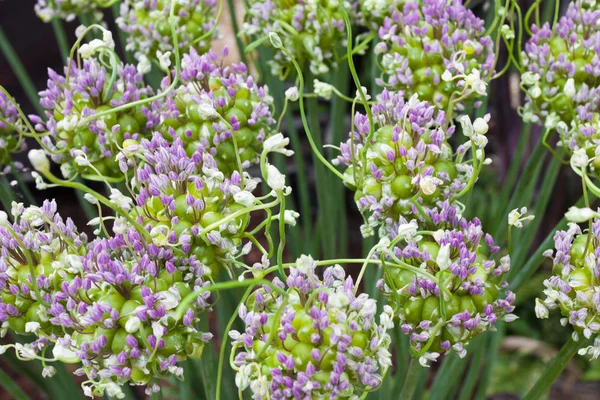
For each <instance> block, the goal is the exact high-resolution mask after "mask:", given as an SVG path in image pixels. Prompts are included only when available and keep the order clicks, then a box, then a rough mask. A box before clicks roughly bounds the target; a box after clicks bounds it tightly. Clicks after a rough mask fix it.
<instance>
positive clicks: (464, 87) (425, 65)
mask: <svg viewBox="0 0 600 400" xmlns="http://www.w3.org/2000/svg"><path fill="white" fill-rule="evenodd" d="M361 6H362V9H361V11H362V12H363V14H364V15H365V18H366V20H367V23H369V22H370V23H371V24H374V25H375V26H376V27H378V29H379V39H380V42H379V44H377V46H376V47H375V53H376V54H378V55H379V56H381V60H380V65H381V69H382V77H381V78H380V79H379V80H378V82H379V84H380V85H382V86H384V87H386V88H389V89H392V90H395V91H401V92H404V94H405V96H406V98H409V97H411V96H412V95H413V94H415V93H417V94H418V95H419V98H420V99H421V100H424V101H427V102H429V103H430V104H433V105H435V106H437V107H440V108H441V109H443V110H448V108H449V107H450V108H456V109H459V110H460V109H463V108H464V107H465V106H467V105H469V104H473V103H475V105H478V101H477V99H479V98H481V97H482V96H485V95H486V84H487V82H488V81H489V80H490V78H491V77H492V73H493V72H494V71H493V70H494V65H495V53H494V42H493V40H492V38H491V37H489V36H485V33H484V31H485V29H484V21H483V20H482V19H480V18H478V17H476V16H475V15H474V14H473V12H472V11H471V10H468V9H467V8H465V7H464V6H463V4H462V0H452V1H448V0H423V1H404V0H397V1H393V2H392V4H391V5H390V6H389V9H388V10H387V11H385V7H381V8H380V7H379V3H376V2H372V1H361ZM382 11H383V12H382ZM382 17H383V22H378V21H379V20H381V19H382Z"/></svg>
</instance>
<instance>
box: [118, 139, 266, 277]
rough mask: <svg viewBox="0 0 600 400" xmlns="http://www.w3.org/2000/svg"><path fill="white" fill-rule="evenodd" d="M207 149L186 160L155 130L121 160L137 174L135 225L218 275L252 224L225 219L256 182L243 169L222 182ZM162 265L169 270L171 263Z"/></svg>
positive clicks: (245, 218)
mask: <svg viewBox="0 0 600 400" xmlns="http://www.w3.org/2000/svg"><path fill="white" fill-rule="evenodd" d="M172 131H173V129H172V128H171V132H172ZM208 149H209V146H208V144H206V147H203V146H202V145H198V146H197V147H196V148H195V150H194V152H193V153H192V154H191V155H190V156H188V155H187V154H186V148H185V146H184V143H183V141H182V140H181V139H180V138H179V137H177V136H175V138H173V139H172V140H166V139H165V138H164V137H163V136H162V135H161V134H160V133H158V132H155V133H154V135H153V137H152V139H151V140H147V139H143V140H142V142H141V144H140V145H135V146H130V147H128V148H127V149H126V150H124V152H123V153H122V155H124V154H129V156H128V158H126V157H121V156H120V157H119V158H120V163H121V164H122V168H123V171H124V172H126V171H127V169H129V168H132V169H134V171H135V172H134V173H135V180H134V183H133V184H132V187H133V192H134V193H135V201H136V204H137V206H138V208H137V211H138V213H139V215H140V217H139V218H138V221H140V223H141V224H142V225H143V226H145V227H147V229H148V230H149V231H150V234H151V235H152V236H153V237H154V238H155V240H156V241H157V242H164V243H165V244H166V245H169V246H175V247H177V248H178V249H179V250H180V251H181V252H183V253H185V254H188V255H190V256H194V257H195V258H196V259H197V260H198V261H200V262H201V263H202V268H203V269H204V271H205V273H206V274H208V275H211V276H213V277H216V276H217V275H218V270H219V268H221V267H222V266H231V264H232V260H234V259H235V257H236V256H237V253H239V251H240V246H241V242H242V237H243V235H244V232H245V231H246V228H247V226H248V223H249V221H250V215H249V214H245V215H241V216H239V217H237V218H234V219H230V220H226V218H227V217H228V216H229V215H231V214H233V213H234V212H236V211H239V210H240V209H243V208H244V205H242V204H239V203H238V202H236V199H235V198H234V196H235V195H236V194H238V193H240V192H242V191H244V194H245V193H247V194H249V195H250V193H251V192H252V191H253V190H254V189H255V188H256V186H257V185H258V182H259V180H257V179H252V178H251V177H250V176H249V175H248V174H247V173H245V172H243V171H240V172H238V171H234V172H233V173H232V174H231V176H230V177H228V178H226V177H225V175H224V174H223V173H222V172H221V171H219V169H218V168H217V163H216V161H215V159H214V157H213V156H212V155H211V154H210V153H209V152H208ZM133 154H138V155H139V156H140V159H135V158H134V157H133V156H132V155H133ZM134 166H135V168H133V167H134ZM242 177H243V178H242ZM250 196H251V195H250ZM207 229H209V230H208V231H207ZM203 236H204V237H203ZM166 267H167V269H169V268H172V266H171V265H169V263H167V265H166Z"/></svg>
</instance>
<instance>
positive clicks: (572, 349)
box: [523, 337, 591, 400]
mask: <svg viewBox="0 0 600 400" xmlns="http://www.w3.org/2000/svg"><path fill="white" fill-rule="evenodd" d="M589 342H591V340H585V341H583V342H582V341H576V340H573V338H572V337H571V338H570V339H569V341H568V342H567V343H565V345H564V346H563V347H562V348H561V349H560V351H559V352H558V354H557V355H556V357H554V358H553V359H552V361H550V364H548V366H547V367H546V370H545V371H544V373H543V374H542V376H541V377H540V379H538V381H537V382H536V384H535V385H534V386H533V388H531V390H530V391H529V393H527V394H526V395H525V397H524V398H523V400H538V399H541V398H543V397H544V396H545V394H546V393H547V392H548V390H550V387H551V386H552V384H553V383H554V381H556V379H557V378H558V377H559V376H560V374H561V372H562V371H563V370H564V369H565V368H566V366H567V365H568V364H569V361H571V359H572V358H573V357H574V356H575V354H577V351H578V350H579V349H580V348H582V347H585V346H586V345H587V343H589Z"/></svg>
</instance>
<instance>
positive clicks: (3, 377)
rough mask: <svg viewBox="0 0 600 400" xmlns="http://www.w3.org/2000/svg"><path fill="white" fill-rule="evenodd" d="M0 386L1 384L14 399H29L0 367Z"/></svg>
mask: <svg viewBox="0 0 600 400" xmlns="http://www.w3.org/2000/svg"><path fill="white" fill-rule="evenodd" d="M0 386H2V387H3V388H4V389H5V390H6V391H7V392H8V393H9V395H10V396H11V397H12V398H13V399H14V400H30V399H29V396H27V394H26V393H25V392H24V391H23V389H21V388H20V387H19V385H17V384H16V382H15V381H14V380H13V378H11V377H10V376H8V374H7V373H6V372H4V370H3V369H2V368H0Z"/></svg>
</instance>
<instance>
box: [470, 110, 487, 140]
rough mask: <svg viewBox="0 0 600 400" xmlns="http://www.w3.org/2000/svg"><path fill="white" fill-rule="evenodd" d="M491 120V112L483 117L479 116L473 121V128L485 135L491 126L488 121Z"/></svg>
mask: <svg viewBox="0 0 600 400" xmlns="http://www.w3.org/2000/svg"><path fill="white" fill-rule="evenodd" d="M489 120H490V114H487V115H485V116H484V117H483V118H477V119H476V120H475V122H473V130H474V131H475V133H477V134H479V135H485V134H486V133H487V132H488V129H489V126H488V121H489Z"/></svg>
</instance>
